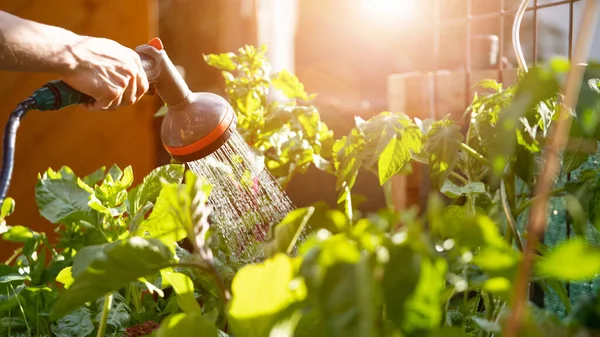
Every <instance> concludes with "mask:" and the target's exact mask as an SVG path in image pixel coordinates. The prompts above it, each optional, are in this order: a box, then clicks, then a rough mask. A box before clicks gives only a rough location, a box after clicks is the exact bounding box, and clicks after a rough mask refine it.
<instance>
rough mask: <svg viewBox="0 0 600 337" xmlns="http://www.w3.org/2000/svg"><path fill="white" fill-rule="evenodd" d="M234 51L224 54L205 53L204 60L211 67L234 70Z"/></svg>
mask: <svg viewBox="0 0 600 337" xmlns="http://www.w3.org/2000/svg"><path fill="white" fill-rule="evenodd" d="M234 57H235V54H233V53H222V54H210V55H204V61H205V62H206V63H207V64H208V65H209V66H211V67H215V68H217V69H220V70H226V71H233V70H235V69H236V66H235V63H234V61H233V58H234Z"/></svg>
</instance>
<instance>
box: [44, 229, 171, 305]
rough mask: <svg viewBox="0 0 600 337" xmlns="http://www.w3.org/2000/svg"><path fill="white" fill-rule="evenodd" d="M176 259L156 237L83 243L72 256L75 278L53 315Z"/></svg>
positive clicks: (113, 289) (154, 270) (143, 275)
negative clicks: (96, 243) (101, 243)
mask: <svg viewBox="0 0 600 337" xmlns="http://www.w3.org/2000/svg"><path fill="white" fill-rule="evenodd" d="M173 263H174V261H173V257H172V254H171V252H170V250H169V248H168V247H166V246H165V245H163V244H162V243H161V242H160V241H159V240H157V239H143V238H140V237H132V238H129V239H127V240H123V241H117V242H112V243H107V244H103V245H97V246H88V247H84V248H83V249H81V250H80V251H79V252H78V253H77V255H75V258H74V259H73V268H72V270H71V271H72V275H73V278H74V279H75V281H74V282H73V284H72V285H71V286H70V287H69V289H67V290H66V291H64V292H62V293H61V294H60V295H59V296H58V298H57V300H56V302H55V303H54V306H53V308H52V311H51V316H52V317H60V316H62V315H65V314H67V313H69V312H70V311H72V310H74V309H76V308H77V307H79V306H81V305H83V304H84V303H86V302H89V301H94V300H96V299H98V298H100V297H102V296H104V295H106V294H107V293H110V292H112V291H115V290H118V289H121V288H122V287H124V286H125V285H127V284H129V283H130V282H133V281H136V280H137V279H138V278H140V277H145V276H149V275H153V274H155V273H157V272H158V271H160V270H161V269H163V268H166V267H168V266H169V265H171V264H173Z"/></svg>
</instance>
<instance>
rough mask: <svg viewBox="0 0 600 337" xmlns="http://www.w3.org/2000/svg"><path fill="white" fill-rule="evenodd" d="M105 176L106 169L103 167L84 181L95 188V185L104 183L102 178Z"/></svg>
mask: <svg viewBox="0 0 600 337" xmlns="http://www.w3.org/2000/svg"><path fill="white" fill-rule="evenodd" d="M105 174H106V167H104V166H102V167H101V168H99V169H97V170H96V171H94V172H92V173H90V174H89V175H87V176H85V177H84V178H83V179H82V180H83V182H84V183H86V184H87V185H88V186H94V185H95V184H97V183H99V182H100V181H102V178H104V175H105Z"/></svg>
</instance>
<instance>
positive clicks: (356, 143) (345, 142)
mask: <svg viewBox="0 0 600 337" xmlns="http://www.w3.org/2000/svg"><path fill="white" fill-rule="evenodd" d="M364 146H365V141H364V137H363V136H362V135H361V134H360V132H359V131H358V130H357V129H356V128H354V129H352V131H351V132H350V134H349V135H348V136H344V137H342V138H341V139H338V140H336V141H335V143H334V145H333V159H334V167H335V170H336V176H337V181H336V189H337V190H338V191H342V192H341V194H340V197H338V203H341V202H342V201H344V200H345V199H346V195H347V191H349V190H350V189H352V187H353V186H354V183H355V182H356V177H357V175H358V171H359V170H360V167H361V165H362V162H363V150H364Z"/></svg>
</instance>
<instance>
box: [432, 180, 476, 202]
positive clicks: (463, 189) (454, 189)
mask: <svg viewBox="0 0 600 337" xmlns="http://www.w3.org/2000/svg"><path fill="white" fill-rule="evenodd" d="M440 191H441V192H442V193H444V194H445V195H447V196H448V197H450V198H453V199H456V198H459V197H461V196H463V195H465V196H466V195H476V194H482V193H485V185H484V184H483V183H482V182H474V183H468V184H467V185H464V186H458V185H456V184H454V183H453V182H452V181H450V180H446V181H445V182H444V185H442V188H441V190H440Z"/></svg>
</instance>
